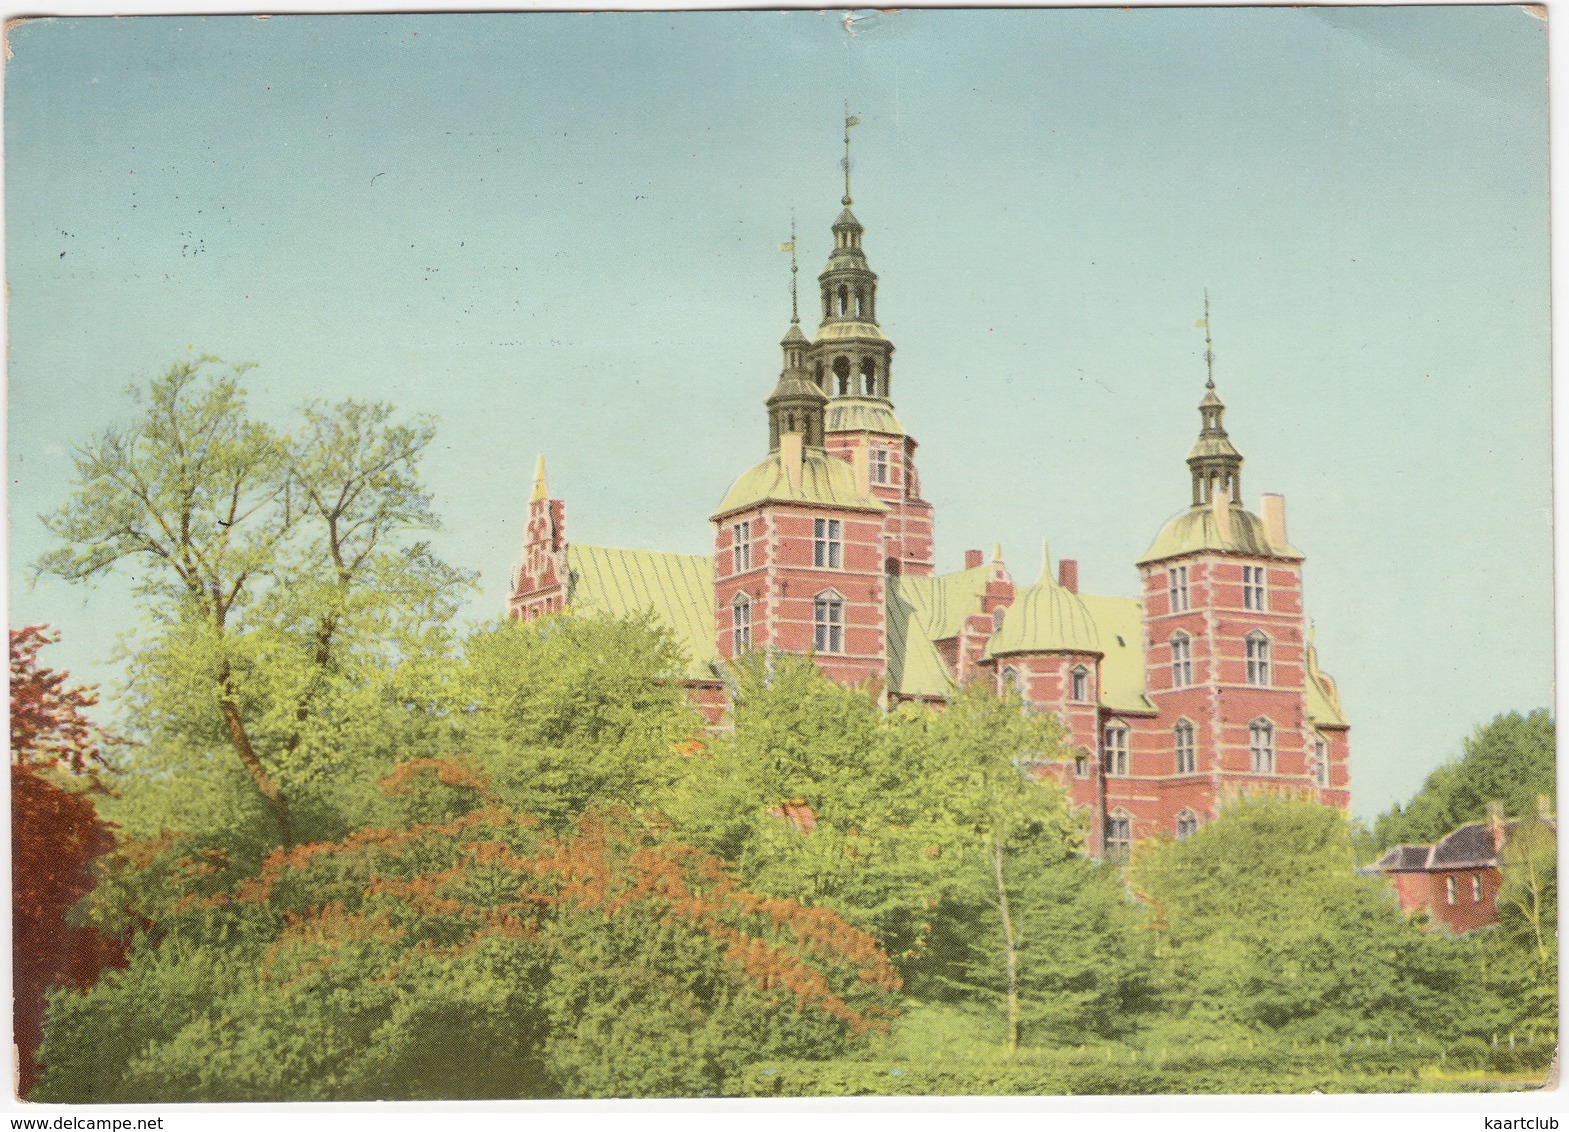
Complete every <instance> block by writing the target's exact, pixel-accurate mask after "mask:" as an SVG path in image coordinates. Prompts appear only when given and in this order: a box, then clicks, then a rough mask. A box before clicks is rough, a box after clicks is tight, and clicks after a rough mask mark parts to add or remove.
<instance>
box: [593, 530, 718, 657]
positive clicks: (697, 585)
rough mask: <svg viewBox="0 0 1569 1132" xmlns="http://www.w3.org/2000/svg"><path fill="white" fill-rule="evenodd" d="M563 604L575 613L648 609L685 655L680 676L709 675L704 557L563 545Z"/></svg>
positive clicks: (710, 607)
mask: <svg viewBox="0 0 1569 1132" xmlns="http://www.w3.org/2000/svg"><path fill="white" fill-rule="evenodd" d="M567 571H568V574H569V579H570V580H569V586H570V588H569V590H568V593H567V602H568V604H569V605H570V606H571V607H572V609H573V610H574V611H576V612H579V613H590V614H592V613H601V614H604V615H606V616H609V617H625V616H629V615H633V614H638V613H645V612H647V613H652V614H653V615H654V617H655V618H656V619H657V620H658V621H659V623H660V624H661V625H664V626H666V627H667V628H668V629H669V630H670V631H671V633H672V634H673V635H674V637H675V639H676V643H677V644H679V645H680V646H681V649H682V651H684V652H685V653H686V657H687V665H686V674H687V676H689V677H692V678H695V679H700V680H712V679H713V678H714V667H713V666H714V662H715V661H716V660H718V658H719V653H718V651H717V649H716V647H715V642H714V562H713V559H712V558H709V557H708V556H707V555H698V554H665V553H662V552H660V551H655V550H622V549H620V548H618V547H608V546H583V545H581V544H578V543H571V544H569V545H568V546H567Z"/></svg>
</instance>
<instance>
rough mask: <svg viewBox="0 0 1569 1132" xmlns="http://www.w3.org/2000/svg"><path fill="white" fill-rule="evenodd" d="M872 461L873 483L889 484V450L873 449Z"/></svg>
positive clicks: (871, 453)
mask: <svg viewBox="0 0 1569 1132" xmlns="http://www.w3.org/2000/svg"><path fill="white" fill-rule="evenodd" d="M870 456H871V460H872V482H873V483H887V482H888V449H886V448H873V449H872V450H871V452H870Z"/></svg>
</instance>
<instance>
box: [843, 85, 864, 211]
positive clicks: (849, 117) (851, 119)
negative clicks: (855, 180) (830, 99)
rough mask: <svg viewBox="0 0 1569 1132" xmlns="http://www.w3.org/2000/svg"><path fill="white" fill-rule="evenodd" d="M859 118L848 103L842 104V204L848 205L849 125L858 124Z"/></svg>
mask: <svg viewBox="0 0 1569 1132" xmlns="http://www.w3.org/2000/svg"><path fill="white" fill-rule="evenodd" d="M860 124H861V120H860V119H859V118H857V117H856V116H855V115H854V114H851V113H850V104H849V103H848V102H846V103H845V104H844V206H845V207H846V208H849V207H850V203H851V201H850V127H851V126H859V125H860Z"/></svg>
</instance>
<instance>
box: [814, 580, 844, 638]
mask: <svg viewBox="0 0 1569 1132" xmlns="http://www.w3.org/2000/svg"><path fill="white" fill-rule="evenodd" d="M812 648H813V649H814V651H816V652H821V653H843V652H844V597H843V596H842V595H841V594H838V593H836V592H835V591H833V590H824V591H823V592H822V593H820V594H818V595H817V596H816V597H815V598H813V599H812Z"/></svg>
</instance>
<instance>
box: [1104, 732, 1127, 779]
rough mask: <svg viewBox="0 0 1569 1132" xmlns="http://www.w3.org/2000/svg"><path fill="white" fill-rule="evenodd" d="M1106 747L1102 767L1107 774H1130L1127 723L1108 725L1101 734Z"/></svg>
mask: <svg viewBox="0 0 1569 1132" xmlns="http://www.w3.org/2000/svg"><path fill="white" fill-rule="evenodd" d="M1101 739H1102V742H1103V746H1104V758H1103V759H1102V765H1103V766H1104V767H1105V770H1106V773H1107V774H1127V773H1128V725H1127V724H1125V723H1112V724H1108V725H1107V727H1106V730H1105V731H1103V732H1102V733H1101Z"/></svg>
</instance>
